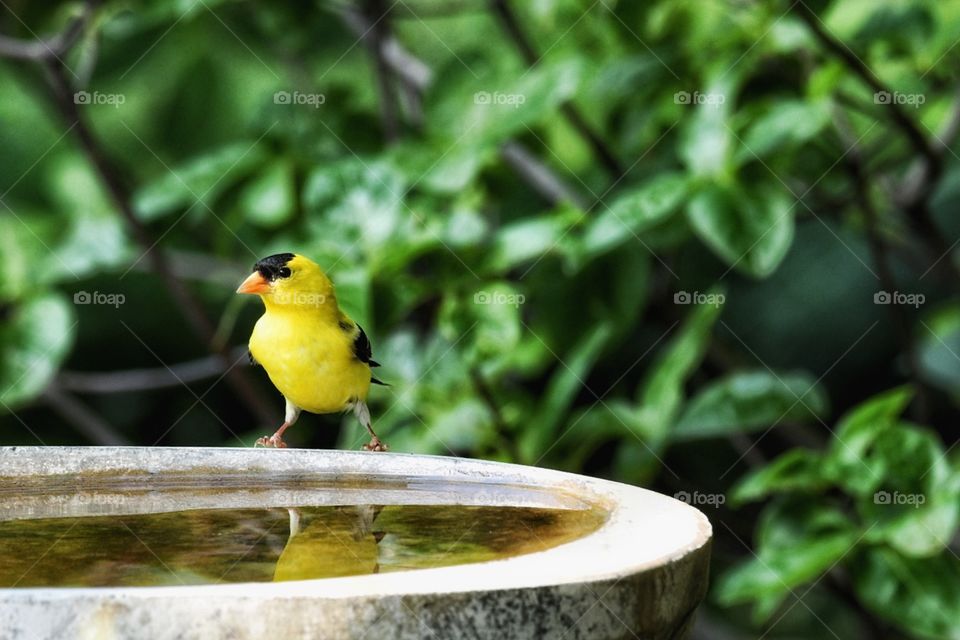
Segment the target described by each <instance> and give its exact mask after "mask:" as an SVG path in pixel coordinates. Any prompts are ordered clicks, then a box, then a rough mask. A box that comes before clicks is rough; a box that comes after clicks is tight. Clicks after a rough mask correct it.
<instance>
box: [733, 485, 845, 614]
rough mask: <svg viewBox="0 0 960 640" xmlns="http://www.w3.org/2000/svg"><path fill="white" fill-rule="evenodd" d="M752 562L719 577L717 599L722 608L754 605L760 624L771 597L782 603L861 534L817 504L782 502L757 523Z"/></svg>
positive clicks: (836, 513) (769, 610) (834, 561)
mask: <svg viewBox="0 0 960 640" xmlns="http://www.w3.org/2000/svg"><path fill="white" fill-rule="evenodd" d="M757 537H758V545H757V554H756V557H754V558H752V559H750V560H748V561H747V562H745V563H743V564H741V565H739V566H738V567H735V568H734V569H732V570H731V571H728V572H727V573H726V574H724V575H723V576H721V578H720V580H719V581H718V583H717V595H718V599H719V601H720V602H721V604H723V605H724V606H730V605H734V604H741V603H745V602H751V601H755V600H759V601H762V602H763V603H764V606H763V608H762V609H760V610H757V611H755V616H756V618H758V622H760V621H762V620H763V619H765V618H766V617H769V615H770V614H771V613H772V612H773V610H774V607H773V606H772V605H771V602H770V599H771V598H777V597H779V598H781V599H782V598H785V597H786V596H787V595H788V594H790V593H791V591H792V590H793V589H795V588H796V587H798V586H800V585H802V584H805V583H807V582H811V581H813V580H815V579H817V578H818V577H819V576H821V575H822V574H823V573H824V572H826V571H828V570H829V569H831V568H832V567H833V566H834V565H835V564H837V563H838V562H840V561H841V560H842V559H843V558H845V557H846V556H847V555H848V554H850V553H851V551H853V549H854V547H855V545H856V544H857V541H858V540H859V539H860V535H859V534H858V533H857V531H856V530H855V529H854V528H853V526H852V525H851V524H850V523H849V521H848V520H847V519H846V518H845V516H844V515H843V514H842V513H841V512H839V511H837V510H835V509H831V508H829V507H827V506H826V505H824V504H821V503H819V502H811V501H802V502H798V501H794V500H789V501H781V502H779V503H774V504H773V505H771V507H770V508H768V509H767V510H766V511H765V512H764V514H763V519H762V521H761V523H760V530H759V532H758V536H757Z"/></svg>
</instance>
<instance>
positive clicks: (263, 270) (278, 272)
mask: <svg viewBox="0 0 960 640" xmlns="http://www.w3.org/2000/svg"><path fill="white" fill-rule="evenodd" d="M293 257H294V256H293V254H292V253H275V254H273V255H272V256H267V257H266V258H263V259H262V260H258V261H257V263H256V264H255V265H253V270H254V271H257V272H259V273H260V275H261V276H263V277H264V278H266V279H267V280H269V281H271V282H273V281H274V280H276V279H277V278H288V277H290V269H289V267H287V263H288V262H290V261H291V260H293Z"/></svg>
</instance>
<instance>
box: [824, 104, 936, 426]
mask: <svg viewBox="0 0 960 640" xmlns="http://www.w3.org/2000/svg"><path fill="white" fill-rule="evenodd" d="M834 125H835V127H836V129H837V132H838V133H839V135H840V138H841V139H842V140H843V141H844V145H845V146H846V147H847V149H848V152H847V155H846V156H845V159H844V166H845V167H846V168H847V171H848V172H849V174H850V177H851V179H852V180H853V186H854V192H855V193H856V195H857V201H858V203H859V205H860V209H861V210H862V211H863V216H864V221H865V222H866V231H867V243H868V245H869V247H870V253H871V255H872V256H873V263H874V265H875V266H876V268H877V276H878V277H879V279H880V286H881V287H883V289H884V290H885V291H887V292H889V293H890V295H893V293H894V292H896V291H897V280H896V277H895V276H894V274H893V269H892V267H891V266H890V258H889V255H888V253H887V244H886V243H885V242H884V241H883V236H882V235H881V233H880V228H879V215H878V214H877V210H876V208H875V207H874V206H873V200H872V198H871V197H870V188H869V185H870V179H869V176H868V175H867V172H866V169H865V168H864V161H863V155H862V152H861V151H860V149H859V147H858V146H857V141H856V138H855V137H854V135H853V132H852V131H851V128H850V125H849V123H848V122H847V121H846V118H845V116H844V113H843V112H842V111H841V110H839V109H838V110H836V111H835V113H834ZM887 307H889V309H890V316H891V318H892V319H893V324H894V327H895V331H896V332H897V338H898V339H899V341H900V344H901V348H902V349H903V353H904V355H905V356H906V359H907V367H908V368H909V370H910V377H911V378H912V379H913V381H914V383H915V384H916V385H917V389H918V390H917V402H916V403H915V404H914V405H913V406H914V410H915V411H916V416H915V417H916V418H917V419H918V420H920V421H921V422H924V421H925V418H926V412H927V409H926V405H927V402H926V391H925V389H924V388H923V384H922V378H921V375H920V360H919V356H918V355H917V350H916V348H915V345H914V342H913V339H912V338H911V332H910V318H909V317H908V316H907V312H906V310H905V309H904V308H903V306H902V305H899V304H896V303H893V304H889V305H887Z"/></svg>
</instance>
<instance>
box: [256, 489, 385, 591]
mask: <svg viewBox="0 0 960 640" xmlns="http://www.w3.org/2000/svg"><path fill="white" fill-rule="evenodd" d="M382 510H383V507H382V506H380V505H355V506H349V507H337V508H336V509H333V510H328V509H324V510H323V511H321V512H320V513H316V512H314V513H311V514H307V515H304V513H303V512H302V511H301V510H300V509H298V508H289V509H287V513H288V514H289V518H290V535H289V537H288V538H287V544H286V545H285V546H284V548H283V552H282V553H281V554H280V557H279V558H278V559H277V566H276V569H275V570H274V574H273V580H274V582H285V581H288V580H311V579H316V578H334V577H343V576H355V575H363V574H368V573H379V572H380V562H379V548H378V545H379V544H380V541H381V540H383V537H384V535H385V532H384V531H378V530H377V528H376V525H375V521H376V519H377V516H378V515H379V514H380V512H381V511H382Z"/></svg>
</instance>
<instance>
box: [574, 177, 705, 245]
mask: <svg viewBox="0 0 960 640" xmlns="http://www.w3.org/2000/svg"><path fill="white" fill-rule="evenodd" d="M689 189H690V181H689V180H688V179H687V177H686V176H685V175H684V174H680V173H662V174H660V175H658V176H656V177H654V178H653V179H651V180H650V181H648V182H646V183H645V184H643V185H641V186H640V187H637V188H635V189H633V190H631V191H628V192H627V193H625V194H623V195H622V196H620V197H619V198H617V199H616V200H614V201H613V202H612V203H611V204H610V206H609V207H604V208H603V209H602V210H601V211H600V212H599V215H597V216H596V217H595V218H593V219H592V220H591V221H590V224H589V225H588V226H587V227H586V230H585V232H584V235H583V240H582V244H583V251H584V252H585V253H586V254H587V255H589V256H595V255H598V254H600V253H603V252H605V251H607V250H609V249H611V248H613V247H615V246H617V245H618V244H621V243H623V242H626V241H629V240H631V239H633V238H636V237H637V236H638V235H639V234H640V233H642V232H643V231H645V230H647V229H649V228H650V227H652V226H654V225H656V224H658V223H660V222H662V221H663V220H665V219H666V218H667V217H669V216H670V214H672V213H673V212H674V211H676V210H677V208H678V207H679V206H680V204H681V202H683V200H684V198H686V197H687V194H688V192H689Z"/></svg>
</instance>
